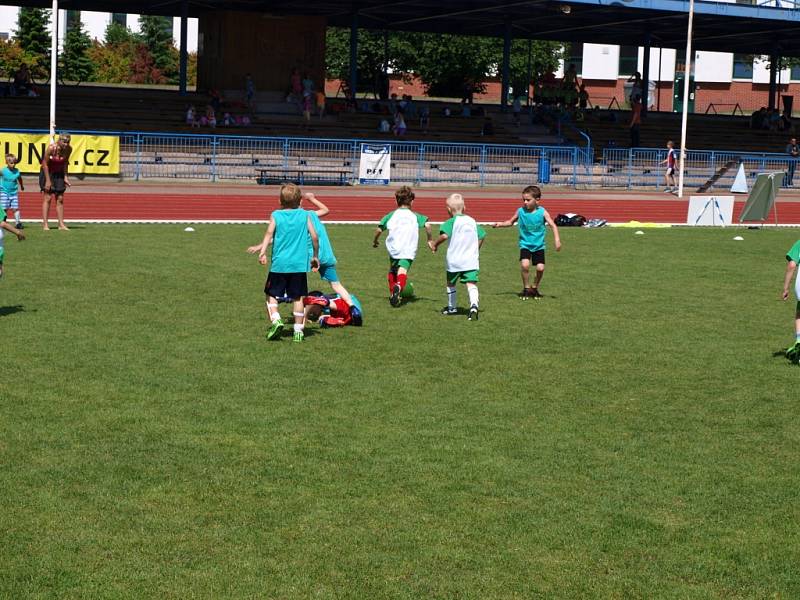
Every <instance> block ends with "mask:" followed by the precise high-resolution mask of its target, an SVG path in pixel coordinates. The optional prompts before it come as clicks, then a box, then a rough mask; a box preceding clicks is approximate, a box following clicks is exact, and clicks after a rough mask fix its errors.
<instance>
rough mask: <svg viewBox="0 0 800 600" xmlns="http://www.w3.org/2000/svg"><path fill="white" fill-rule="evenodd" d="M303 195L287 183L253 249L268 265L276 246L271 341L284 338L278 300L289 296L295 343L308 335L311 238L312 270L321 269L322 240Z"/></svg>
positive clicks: (270, 283) (270, 279) (269, 292)
mask: <svg viewBox="0 0 800 600" xmlns="http://www.w3.org/2000/svg"><path fill="white" fill-rule="evenodd" d="M301 199H302V193H301V192H300V188H299V187H298V186H296V185H294V184H293V183H287V184H284V185H283V186H282V187H281V191H280V202H281V208H280V209H279V210H276V211H273V213H272V215H270V218H269V227H268V228H267V231H266V233H265V234H264V240H263V241H262V242H261V243H260V244H259V245H257V246H250V247H249V248H248V249H247V251H248V252H249V253H250V254H256V253H258V262H260V263H261V264H262V265H265V264H267V248H268V247H269V245H270V244H272V261H271V263H270V269H269V273H268V274H267V282H266V284H265V285H264V293H265V294H266V296H267V315H268V316H269V319H270V323H271V325H270V328H269V331H268V332H267V339H268V340H276V339H280V335H281V332H282V331H283V321H282V320H281V315H280V312H278V298H283V297H288V298H290V299H291V301H292V313H293V316H294V336H293V340H294V341H295V342H302V341H303V339H304V337H305V335H304V333H303V327H304V324H305V312H304V310H303V298H304V297H305V296H307V295H308V280H307V278H306V273H308V270H309V256H308V254H309V252H308V238H309V236H310V237H311V245H312V256H311V261H310V268H311V269H312V270H316V269H317V268H318V267H319V258H318V256H319V238H318V237H317V232H316V230H315V229H314V225H313V223H312V221H311V217H310V216H309V215H308V213H307V212H306V211H304V210H301V209H300V201H301Z"/></svg>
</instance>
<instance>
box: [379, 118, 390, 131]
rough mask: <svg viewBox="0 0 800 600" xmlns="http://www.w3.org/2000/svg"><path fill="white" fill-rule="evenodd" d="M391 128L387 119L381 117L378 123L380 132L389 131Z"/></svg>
mask: <svg viewBox="0 0 800 600" xmlns="http://www.w3.org/2000/svg"><path fill="white" fill-rule="evenodd" d="M390 130H391V125H389V121H387V120H386V119H381V122H380V123H379V124H378V131H380V132H381V133H389V131H390Z"/></svg>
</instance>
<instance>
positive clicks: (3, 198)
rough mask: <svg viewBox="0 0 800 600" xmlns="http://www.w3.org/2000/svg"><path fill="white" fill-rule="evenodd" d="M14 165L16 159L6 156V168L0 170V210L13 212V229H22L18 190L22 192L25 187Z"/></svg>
mask: <svg viewBox="0 0 800 600" xmlns="http://www.w3.org/2000/svg"><path fill="white" fill-rule="evenodd" d="M16 165H17V157H16V156H14V155H13V154H6V166H5V167H4V168H3V169H2V170H0V208H2V209H3V210H4V211H6V212H8V211H9V210H13V211H14V222H15V223H16V225H15V227H16V228H17V229H23V225H22V220H21V218H20V214H19V190H22V191H23V192H24V191H25V185H24V184H23V183H22V173H20V171H19V169H18V168H17V166H16ZM18 188H19V189H18Z"/></svg>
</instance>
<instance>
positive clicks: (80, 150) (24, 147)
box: [0, 132, 119, 175]
mask: <svg viewBox="0 0 800 600" xmlns="http://www.w3.org/2000/svg"><path fill="white" fill-rule="evenodd" d="M49 140H50V136H48V135H47V134H36V133H5V132H0V148H2V149H3V159H2V162H3V164H5V155H6V154H13V155H14V156H16V157H17V160H18V161H19V162H18V163H17V168H18V169H19V170H20V171H22V172H23V173H38V172H39V164H40V163H41V162H42V157H43V156H44V153H45V151H46V150H47V144H48V142H49ZM70 145H71V146H72V155H71V156H70V158H69V173H74V174H76V175H78V174H81V173H83V174H86V175H118V174H119V137H117V136H113V135H75V134H72V139H71V140H70Z"/></svg>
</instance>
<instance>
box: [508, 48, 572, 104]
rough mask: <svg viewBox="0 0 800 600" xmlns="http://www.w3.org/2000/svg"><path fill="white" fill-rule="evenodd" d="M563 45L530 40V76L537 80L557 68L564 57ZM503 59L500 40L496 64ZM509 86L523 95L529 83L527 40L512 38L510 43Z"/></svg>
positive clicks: (516, 92) (515, 92)
mask: <svg viewBox="0 0 800 600" xmlns="http://www.w3.org/2000/svg"><path fill="white" fill-rule="evenodd" d="M564 55H565V45H564V44H562V43H560V42H546V41H543V40H531V45H530V76H531V79H533V80H539V79H541V77H542V76H543V75H545V74H546V73H551V72H554V71H556V70H558V66H559V64H558V61H559V60H560V59H562V58H564ZM502 61H503V48H502V41H501V43H500V52H499V58H498V64H502ZM509 62H510V67H511V69H510V70H511V87H513V88H514V94H521V95H525V93H526V92H525V90H527V89H528V88H527V86H528V85H529V84H530V83H531V82H530V81H529V79H528V40H513V41H512V43H511V57H510V61H509Z"/></svg>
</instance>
